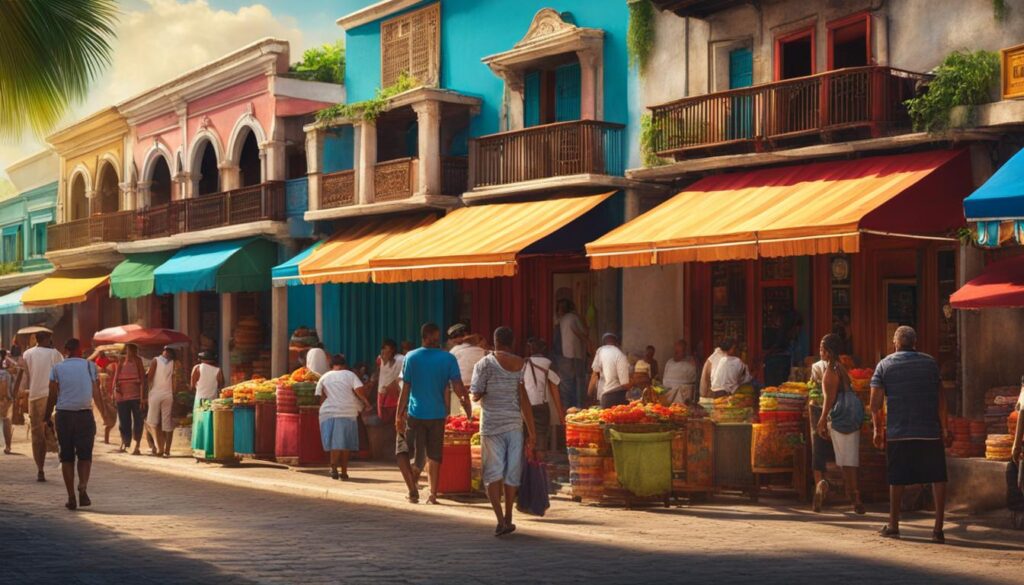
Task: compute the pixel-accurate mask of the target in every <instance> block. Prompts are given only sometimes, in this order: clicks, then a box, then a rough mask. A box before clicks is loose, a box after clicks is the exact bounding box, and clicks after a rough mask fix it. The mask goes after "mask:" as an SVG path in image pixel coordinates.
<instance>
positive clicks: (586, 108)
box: [576, 50, 600, 120]
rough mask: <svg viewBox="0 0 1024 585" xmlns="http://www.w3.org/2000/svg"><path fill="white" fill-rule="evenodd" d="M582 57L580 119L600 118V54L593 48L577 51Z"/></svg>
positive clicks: (578, 55)
mask: <svg viewBox="0 0 1024 585" xmlns="http://www.w3.org/2000/svg"><path fill="white" fill-rule="evenodd" d="M576 56H577V57H579V59H580V119H581V120H597V119H598V101H599V99H600V98H599V96H600V91H599V89H600V88H599V81H598V80H599V75H598V69H599V66H598V61H599V59H598V56H597V55H596V54H595V53H594V51H593V50H584V51H577V52H576Z"/></svg>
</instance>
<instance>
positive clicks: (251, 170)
mask: <svg viewBox="0 0 1024 585" xmlns="http://www.w3.org/2000/svg"><path fill="white" fill-rule="evenodd" d="M261 167H262V165H261V164H260V146H259V144H257V143H256V135H255V134H253V131H252V130H249V129H246V130H245V141H244V142H242V151H241V152H240V153H239V155H238V170H239V173H240V175H241V176H240V177H239V186H240V187H250V186H252V185H259V184H260V183H261V182H262V181H263V177H262V174H263V173H262V169H261Z"/></svg>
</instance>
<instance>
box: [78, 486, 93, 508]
mask: <svg viewBox="0 0 1024 585" xmlns="http://www.w3.org/2000/svg"><path fill="white" fill-rule="evenodd" d="M78 505H79V506H82V507H83V508H84V507H86V506H91V505H92V500H90V499H89V494H87V493H85V490H83V489H79V490H78Z"/></svg>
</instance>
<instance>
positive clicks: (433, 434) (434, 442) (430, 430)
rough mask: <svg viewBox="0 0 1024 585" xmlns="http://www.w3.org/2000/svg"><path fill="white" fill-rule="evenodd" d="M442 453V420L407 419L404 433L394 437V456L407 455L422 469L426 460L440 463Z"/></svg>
mask: <svg viewBox="0 0 1024 585" xmlns="http://www.w3.org/2000/svg"><path fill="white" fill-rule="evenodd" d="M442 453H444V419H443V418H437V419H421V418H413V417H411V416H410V417H409V418H408V424H407V425H406V429H405V433H399V434H398V436H397V437H395V455H408V456H409V458H410V459H414V460H415V462H416V467H417V468H418V469H423V468H424V467H425V466H426V464H427V459H430V460H431V461H435V462H437V463H440V462H441V457H442Z"/></svg>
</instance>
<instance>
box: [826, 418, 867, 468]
mask: <svg viewBox="0 0 1024 585" xmlns="http://www.w3.org/2000/svg"><path fill="white" fill-rule="evenodd" d="M828 432H829V435H830V436H831V437H832V448H833V449H834V450H835V452H836V465H838V466H839V467H860V431H854V432H852V433H840V432H839V431H837V430H835V429H833V428H832V423H829V425H828Z"/></svg>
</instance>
